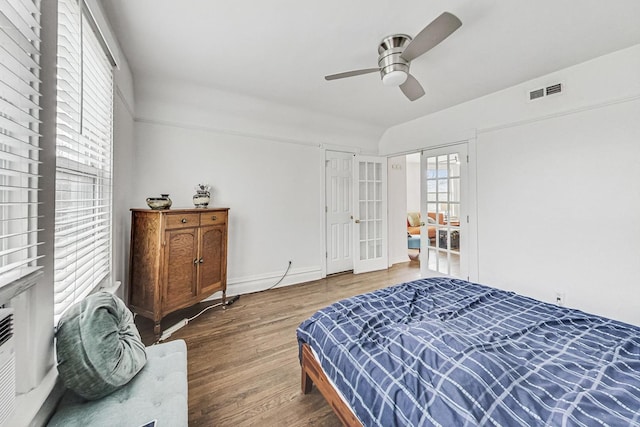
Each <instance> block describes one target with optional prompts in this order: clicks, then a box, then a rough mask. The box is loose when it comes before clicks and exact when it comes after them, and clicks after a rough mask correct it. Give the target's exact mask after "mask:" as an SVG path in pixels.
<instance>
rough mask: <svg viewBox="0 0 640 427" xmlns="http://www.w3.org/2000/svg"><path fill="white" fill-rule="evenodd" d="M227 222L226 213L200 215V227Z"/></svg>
mask: <svg viewBox="0 0 640 427" xmlns="http://www.w3.org/2000/svg"><path fill="white" fill-rule="evenodd" d="M226 222H227V212H226V211H213V212H207V213H204V212H202V213H201V214H200V225H216V224H224V223H226Z"/></svg>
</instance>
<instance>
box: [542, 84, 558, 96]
mask: <svg viewBox="0 0 640 427" xmlns="http://www.w3.org/2000/svg"><path fill="white" fill-rule="evenodd" d="M545 92H546V93H547V96H549V95H553V94H554V93H560V92H562V83H556V84H554V85H551V86H547V88H546V89H545Z"/></svg>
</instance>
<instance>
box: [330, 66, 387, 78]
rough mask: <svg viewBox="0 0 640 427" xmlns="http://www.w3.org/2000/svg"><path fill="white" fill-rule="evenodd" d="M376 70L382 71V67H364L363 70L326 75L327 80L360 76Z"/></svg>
mask: <svg viewBox="0 0 640 427" xmlns="http://www.w3.org/2000/svg"><path fill="white" fill-rule="evenodd" d="M375 71H380V68H364V69H362V70H353V71H345V72H344V73H338V74H331V75H329V76H324V79H325V80H336V79H344V78H345V77H353V76H359V75H361V74H369V73H373V72H375Z"/></svg>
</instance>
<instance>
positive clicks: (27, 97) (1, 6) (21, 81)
mask: <svg viewBox="0 0 640 427" xmlns="http://www.w3.org/2000/svg"><path fill="white" fill-rule="evenodd" d="M39 49H40V2H39V1H38V0H0V229H1V230H0V233H1V236H0V287H2V286H5V285H7V284H9V283H11V282H14V281H15V280H18V279H20V278H23V277H25V276H27V275H28V274H30V273H32V272H34V271H36V270H38V269H40V267H39V266H38V265H37V259H38V258H39V257H38V255H37V251H38V249H37V246H38V245H39V244H40V243H39V242H38V231H39V230H38V152H39V148H38V146H39V138H40V135H39V123H40V122H39V120H38V117H39V112H40V107H39V105H38V104H39V100H40V92H39V90H40V80H39V74H40V66H39V61H40V51H39Z"/></svg>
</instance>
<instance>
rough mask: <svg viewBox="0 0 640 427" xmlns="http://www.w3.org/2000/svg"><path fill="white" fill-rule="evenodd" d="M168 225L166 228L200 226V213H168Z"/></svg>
mask: <svg viewBox="0 0 640 427" xmlns="http://www.w3.org/2000/svg"><path fill="white" fill-rule="evenodd" d="M166 224H167V225H166V226H165V228H185V227H198V226H199V225H200V214H198V213H175V214H167V223H166Z"/></svg>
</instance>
